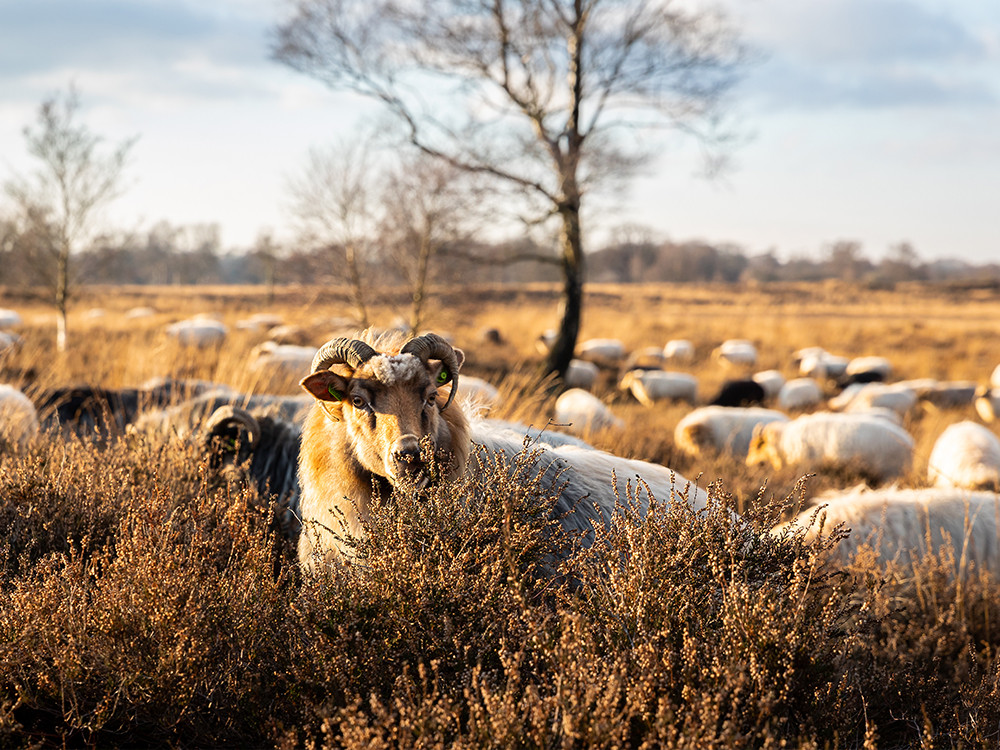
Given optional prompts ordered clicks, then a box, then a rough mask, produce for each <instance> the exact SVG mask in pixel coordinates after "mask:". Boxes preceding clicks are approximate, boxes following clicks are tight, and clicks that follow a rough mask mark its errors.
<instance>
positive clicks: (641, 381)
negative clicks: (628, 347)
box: [618, 370, 698, 406]
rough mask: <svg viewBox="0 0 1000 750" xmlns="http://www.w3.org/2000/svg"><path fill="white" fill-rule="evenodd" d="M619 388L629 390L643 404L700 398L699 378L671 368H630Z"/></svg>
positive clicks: (649, 404)
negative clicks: (673, 370)
mask: <svg viewBox="0 0 1000 750" xmlns="http://www.w3.org/2000/svg"><path fill="white" fill-rule="evenodd" d="M618 388H619V390H622V391H628V392H629V393H631V394H632V395H633V396H635V399H636V400H637V401H638V402H639V403H640V404H642V405H643V406H653V405H654V404H655V403H656V402H657V401H686V402H688V403H689V404H694V403H695V402H696V401H697V400H698V378H696V377H695V376H694V375H689V374H688V373H686V372H671V371H669V370H629V371H628V372H626V373H625V374H624V375H623V376H622V379H621V381H619V383H618Z"/></svg>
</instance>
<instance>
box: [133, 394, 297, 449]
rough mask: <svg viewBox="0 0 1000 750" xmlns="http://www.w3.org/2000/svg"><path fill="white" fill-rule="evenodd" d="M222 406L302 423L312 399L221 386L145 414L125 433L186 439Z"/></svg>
mask: <svg viewBox="0 0 1000 750" xmlns="http://www.w3.org/2000/svg"><path fill="white" fill-rule="evenodd" d="M223 406H235V407H239V408H241V409H244V410H246V411H249V412H252V413H253V414H254V415H255V416H258V417H259V416H270V417H275V418H277V419H282V420H285V421H287V422H293V423H296V424H302V423H303V421H304V420H305V416H306V413H307V412H308V410H309V408H310V407H311V406H312V399H311V398H309V397H308V396H277V395H271V394H244V393H237V392H235V391H233V390H232V389H230V388H227V387H222V388H219V389H217V390H210V391H205V392H204V393H201V394H200V395H198V396H195V397H194V398H190V399H187V400H185V401H181V402H180V403H176V404H173V405H172V406H168V407H166V408H163V409H155V410H150V411H147V412H145V413H144V414H142V415H141V416H140V417H139V418H138V419H136V420H135V422H134V423H133V424H132V425H130V426H129V428H128V432H129V433H131V434H147V435H158V436H161V437H171V436H173V437H179V438H181V439H186V438H188V437H189V436H191V435H192V434H195V433H197V432H198V431H199V430H200V429H202V428H203V426H204V424H205V422H206V420H207V419H208V417H209V416H210V415H211V414H213V413H214V412H215V411H217V410H218V409H220V408H222V407H223Z"/></svg>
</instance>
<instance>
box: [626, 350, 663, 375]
mask: <svg viewBox="0 0 1000 750" xmlns="http://www.w3.org/2000/svg"><path fill="white" fill-rule="evenodd" d="M663 365H664V357H663V349H660V348H659V347H656V346H644V347H642V348H641V349H636V350H635V351H634V352H632V353H631V354H629V355H628V357H627V358H626V359H625V363H624V364H623V365H622V367H621V370H622V373H623V374H624V373H626V372H628V371H629V370H661V369H663Z"/></svg>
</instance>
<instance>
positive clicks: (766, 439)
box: [746, 422, 785, 469]
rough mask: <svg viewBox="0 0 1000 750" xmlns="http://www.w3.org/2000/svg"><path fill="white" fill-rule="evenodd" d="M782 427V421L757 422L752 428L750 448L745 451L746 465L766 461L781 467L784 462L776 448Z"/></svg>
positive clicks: (776, 467) (754, 464)
mask: <svg viewBox="0 0 1000 750" xmlns="http://www.w3.org/2000/svg"><path fill="white" fill-rule="evenodd" d="M783 427H784V425H783V424H782V423H780V422H774V423H768V424H759V425H757V426H756V427H754V428H753V437H751V438H750V448H749V450H748V451H747V459H746V465H747V466H757V465H759V464H765V463H766V464H770V465H771V466H772V467H773V468H775V469H781V467H782V466H783V465H784V463H785V462H784V461H783V460H782V457H781V453H780V451H779V450H778V442H779V441H780V439H781V430H782V428H783Z"/></svg>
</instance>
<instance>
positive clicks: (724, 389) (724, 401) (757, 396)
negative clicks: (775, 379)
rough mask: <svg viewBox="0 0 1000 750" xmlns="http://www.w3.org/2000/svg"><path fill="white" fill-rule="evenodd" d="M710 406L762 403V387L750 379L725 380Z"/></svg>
mask: <svg viewBox="0 0 1000 750" xmlns="http://www.w3.org/2000/svg"><path fill="white" fill-rule="evenodd" d="M708 403H709V405H710V406H753V405H754V404H762V403H764V386H762V385H761V384H760V383H758V382H757V381H756V380H753V379H751V378H744V379H742V380H727V381H726V382H724V383H723V384H722V386H721V387H720V388H719V392H718V393H716V394H715V396H714V397H713V398H712V400H711V401H709V402H708Z"/></svg>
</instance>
